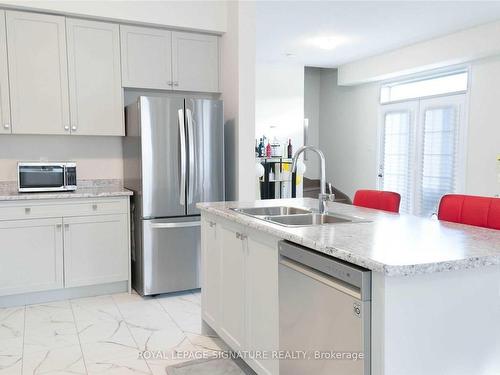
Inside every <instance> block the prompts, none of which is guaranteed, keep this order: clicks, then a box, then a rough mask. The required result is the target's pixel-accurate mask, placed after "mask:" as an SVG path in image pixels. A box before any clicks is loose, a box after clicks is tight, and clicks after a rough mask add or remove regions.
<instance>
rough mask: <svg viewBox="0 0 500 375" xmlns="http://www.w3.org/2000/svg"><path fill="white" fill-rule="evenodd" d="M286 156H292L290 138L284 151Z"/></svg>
mask: <svg viewBox="0 0 500 375" xmlns="http://www.w3.org/2000/svg"><path fill="white" fill-rule="evenodd" d="M286 154H287V155H286V156H287V158H289V159H290V158H292V157H293V148H292V140H291V139H288V147H287V152H286Z"/></svg>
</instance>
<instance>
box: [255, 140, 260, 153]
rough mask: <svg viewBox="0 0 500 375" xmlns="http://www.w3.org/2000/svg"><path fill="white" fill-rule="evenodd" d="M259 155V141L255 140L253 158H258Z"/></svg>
mask: <svg viewBox="0 0 500 375" xmlns="http://www.w3.org/2000/svg"><path fill="white" fill-rule="evenodd" d="M258 156H260V155H259V140H258V139H257V138H255V157H258Z"/></svg>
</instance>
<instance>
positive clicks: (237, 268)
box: [217, 226, 245, 350]
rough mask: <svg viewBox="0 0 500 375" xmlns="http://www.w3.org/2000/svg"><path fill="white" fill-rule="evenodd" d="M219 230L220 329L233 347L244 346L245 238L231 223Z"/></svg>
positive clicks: (236, 348) (241, 347)
mask: <svg viewBox="0 0 500 375" xmlns="http://www.w3.org/2000/svg"><path fill="white" fill-rule="evenodd" d="M219 229H220V232H219ZM219 233H220V241H221V285H220V292H221V293H220V299H221V301H220V309H221V311H220V324H219V331H218V333H219V334H220V335H221V337H222V338H223V339H224V340H226V342H227V343H228V344H229V346H230V347H231V348H232V349H233V350H242V349H243V348H244V337H245V241H242V240H241V238H239V237H237V235H239V233H238V232H236V231H235V230H233V229H232V228H229V227H225V226H220V228H217V234H219Z"/></svg>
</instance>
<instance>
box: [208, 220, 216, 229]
mask: <svg viewBox="0 0 500 375" xmlns="http://www.w3.org/2000/svg"><path fill="white" fill-rule="evenodd" d="M208 225H210V228H213V227H215V225H216V224H215V223H214V222H213V221H209V222H208Z"/></svg>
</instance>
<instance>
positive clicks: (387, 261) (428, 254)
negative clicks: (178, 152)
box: [198, 198, 500, 276]
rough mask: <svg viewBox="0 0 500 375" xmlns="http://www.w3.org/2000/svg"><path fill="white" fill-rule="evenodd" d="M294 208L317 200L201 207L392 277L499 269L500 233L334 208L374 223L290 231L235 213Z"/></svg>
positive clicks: (313, 204)
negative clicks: (236, 209) (268, 207)
mask: <svg viewBox="0 0 500 375" xmlns="http://www.w3.org/2000/svg"><path fill="white" fill-rule="evenodd" d="M279 205H284V206H293V207H306V208H313V209H317V207H318V201H317V200H316V199H312V198H303V199H299V198H296V199H283V200H277V199H276V200H266V201H256V202H252V203H243V202H217V203H200V204H198V207H199V208H200V210H202V212H206V213H210V214H213V215H217V216H220V217H223V218H225V219H227V220H231V221H234V222H237V223H239V224H242V225H245V226H248V227H251V228H254V229H257V230H261V231H262V232H266V233H269V234H271V235H275V236H277V237H280V238H283V239H286V240H289V241H292V242H295V243H298V244H301V245H303V246H306V247H309V248H312V249H314V250H317V251H320V252H323V253H325V254H328V255H331V256H333V257H336V258H339V259H342V260H345V261H347V262H350V263H353V264H356V265H359V266H362V267H365V268H368V269H370V270H372V271H375V272H381V273H384V274H386V275H387V276H409V275H417V274H426V273H434V272H442V271H452V270H463V269H469V268H476V267H483V266H489V265H499V264H500V231H498V230H492V229H485V228H479V227H473V226H469V225H462V224H455V223H449V222H442V221H438V220H435V219H430V218H421V217H417V216H413V215H405V214H400V215H399V214H393V213H388V212H383V211H378V210H371V209H367V208H361V207H355V206H351V205H346V204H341V203H329V204H328V208H329V212H331V213H333V214H335V213H338V214H342V215H349V216H356V217H359V218H362V219H365V220H368V221H369V222H360V223H344V224H326V225H317V226H309V227H295V228H287V227H284V226H280V225H277V224H272V223H269V222H266V221H263V220H260V219H257V218H252V217H250V216H247V215H244V214H240V213H237V212H235V211H232V210H230V208H235V207H238V208H243V207H262V206H279Z"/></svg>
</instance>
